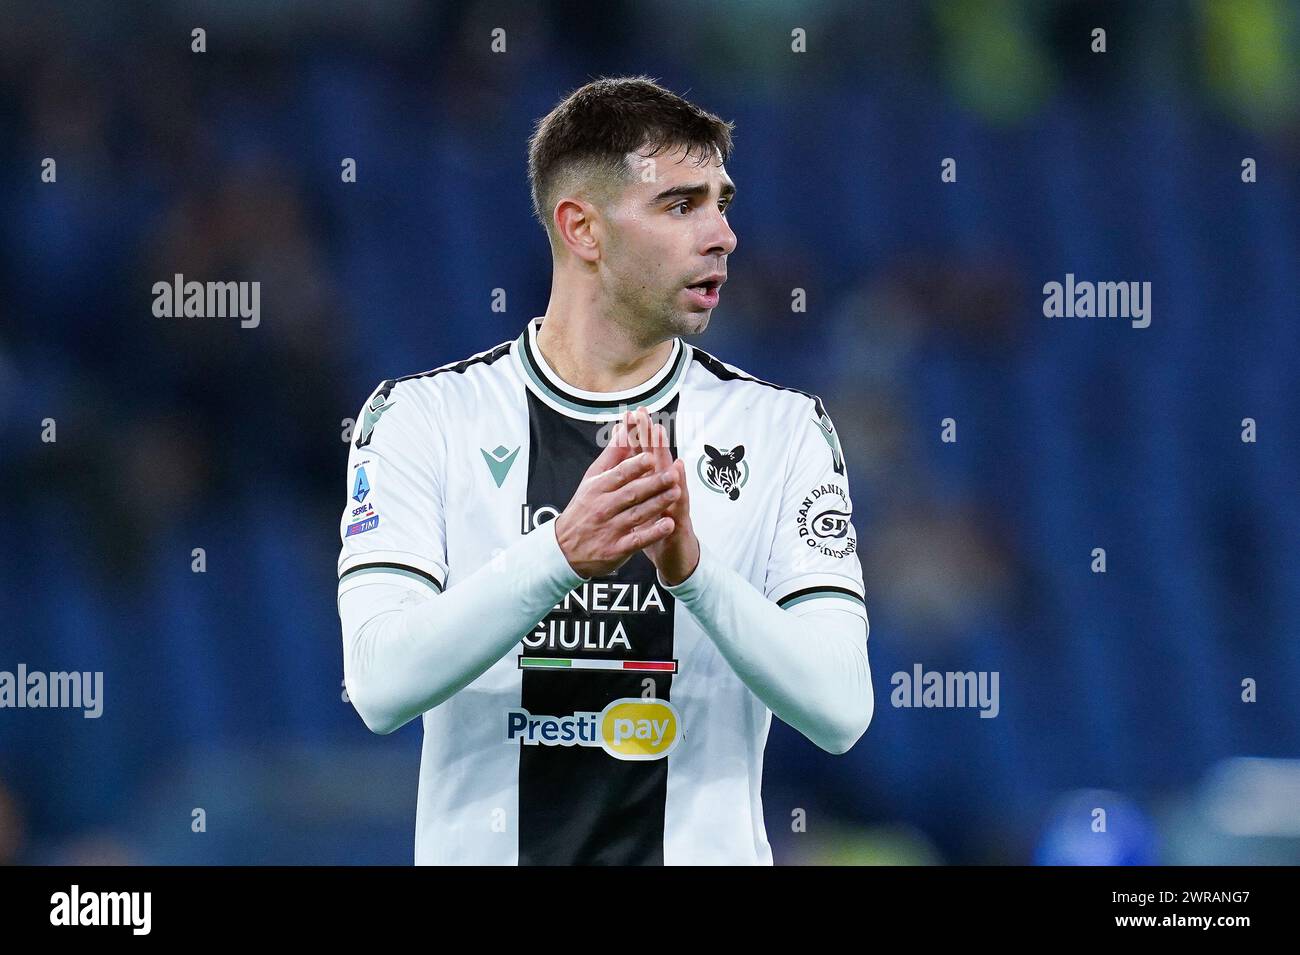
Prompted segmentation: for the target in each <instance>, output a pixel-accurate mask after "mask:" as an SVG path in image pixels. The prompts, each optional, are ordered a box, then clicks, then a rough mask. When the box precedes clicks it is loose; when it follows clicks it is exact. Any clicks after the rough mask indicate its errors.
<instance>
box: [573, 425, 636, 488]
mask: <svg viewBox="0 0 1300 955" xmlns="http://www.w3.org/2000/svg"><path fill="white" fill-rule="evenodd" d="M632 453H633V452H632V448H631V447H630V446H629V445H628V441H627V428H626V427H625V426H624V422H623V421H615V422H614V427H612V428H610V429H609V443H608V444H607V445H605V447H603V448H601V450H600V454H598V455H596V460H594V461H592V462H591V467H589V468H587V473H586V475H584V477H590V476H591V475H593V474H602V473H604V472H605V471H608V470H609V469H610V468H612V467H614V466H615V465H617V464H618V463H619V462H621V461H623V460H625V459H626V458H629V457H631V456H632Z"/></svg>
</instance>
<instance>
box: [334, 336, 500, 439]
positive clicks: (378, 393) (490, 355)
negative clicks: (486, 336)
mask: <svg viewBox="0 0 1300 955" xmlns="http://www.w3.org/2000/svg"><path fill="white" fill-rule="evenodd" d="M512 344H514V343H513V342H502V343H501V344H499V345H497V346H495V347H494V348H490V349H489V350H487V351H484V352H479V353H478V354H477V355H471V356H470V357H469V358H466V359H465V360H463V361H458V362H453V363H452V364H449V365H440V366H439V367H437V368H431V369H430V370H428V371H421V372H417V373H416V374H414V375H403V376H402V377H401V378H386V379H384V380H383V381H381V382H380V383H379V386H378V387H377V388H376V389H375V391H374V393H373V394H372V395H371V396H370V399H369V400H370V401H374V400H375V399H376V398H384V399H387V398H388V396H389V395H390V394H392V392H393V389H394V388H396V387H397V385H398V383H399V382H403V381H414V380H415V379H417V378H432V377H434V376H435V375H441V374H442V373H443V372H445V371H454V372H457V373H463V372H464V371H465V369H466V368H469V367H470V366H472V365H490V364H492V363H493V362H494V361H496V360H497V359H499V358H500V357H501V356H502V355H508V354H510V346H511V345H512ZM368 404H369V402H367V405H368ZM380 404H383V402H380ZM380 413H381V414H382V411H381V412H380ZM376 423H377V422H376ZM370 437H371V436H370V435H369V434H366V433H364V431H359V432H358V434H357V449H358V450H360V449H361V448H364V447H365V446H366V445H367V444H369V443H370Z"/></svg>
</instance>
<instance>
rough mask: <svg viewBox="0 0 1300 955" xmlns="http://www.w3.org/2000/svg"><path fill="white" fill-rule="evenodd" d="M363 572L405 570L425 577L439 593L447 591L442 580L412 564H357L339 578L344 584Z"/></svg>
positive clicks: (385, 562) (384, 562)
mask: <svg viewBox="0 0 1300 955" xmlns="http://www.w3.org/2000/svg"><path fill="white" fill-rule="evenodd" d="M363 570H404V571H406V572H407V573H411V574H415V575H417V576H419V577H423V578H424V579H425V580H427V581H428V582H429V583H431V584H433V585H434V586H435V587H437V588H438V592H439V593H442V592H443V591H444V590H445V589H446V588H445V587H443V585H442V581H441V580H439V579H438V578H437V577H435V576H433V574H430V573H427V572H425V571H423V570H421V569H420V568H419V567H412V566H411V565H410V564H395V563H390V562H387V561H376V562H374V563H370V564H357V566H355V567H349V568H348V569H347V570H345V571H344V572H343V575H342V576H341V577H339V583H342V582H343V581H344V580H346V579H347V578H348V577H349V576H350V575H352V574H356V573H360V572H361V571H363Z"/></svg>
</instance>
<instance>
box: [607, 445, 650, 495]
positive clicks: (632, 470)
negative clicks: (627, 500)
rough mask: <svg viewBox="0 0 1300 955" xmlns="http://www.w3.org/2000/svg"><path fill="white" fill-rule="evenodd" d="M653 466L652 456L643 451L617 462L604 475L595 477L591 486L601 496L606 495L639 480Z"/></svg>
mask: <svg viewBox="0 0 1300 955" xmlns="http://www.w3.org/2000/svg"><path fill="white" fill-rule="evenodd" d="M654 466H655V459H654V455H652V454H649V453H648V452H645V451H638V452H637V453H636V454H634V455H632V457H630V458H627V459H626V460H624V461H621V462H619V463H618V464H616V465H615V466H614V467H612V468H610V469H608V470H607V471H605V472H604V473H602V474H598V475H596V477H595V479H594V485H593V486H594V487H595V488H596V490H597V491H600V492H601V493H602V494H608V493H609V492H610V491H614V490H617V489H618V488H620V487H622V486H623V485H624V484H626V483H627V482H628V481H632V480H635V479H636V478H639V477H640V476H641V475H643V474H645V473H646V472H647V471H652V470H654Z"/></svg>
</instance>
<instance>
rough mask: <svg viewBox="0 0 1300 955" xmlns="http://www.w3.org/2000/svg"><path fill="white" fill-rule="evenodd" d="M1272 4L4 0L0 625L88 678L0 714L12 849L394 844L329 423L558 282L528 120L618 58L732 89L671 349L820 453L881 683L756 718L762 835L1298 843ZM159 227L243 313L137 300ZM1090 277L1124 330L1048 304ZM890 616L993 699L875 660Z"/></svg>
mask: <svg viewBox="0 0 1300 955" xmlns="http://www.w3.org/2000/svg"><path fill="white" fill-rule="evenodd" d="M195 27H203V28H204V29H205V30H206V31H207V52H206V53H202V54H198V53H192V52H190V42H191V39H190V31H191V29H193V28H195ZM498 27H500V28H503V29H504V30H506V38H507V51H506V52H505V53H499V54H494V53H492V52H491V51H490V45H489V44H490V40H491V35H490V34H491V31H492V30H493V29H494V28H498ZM796 27H801V28H803V29H805V30H806V31H807V36H808V50H807V52H806V53H803V54H794V53H792V52H791V50H790V43H791V30H792V29H794V28H796ZM1094 27H1103V28H1104V29H1106V31H1107V52H1106V53H1104V54H1096V53H1093V52H1091V51H1090V32H1091V30H1092V29H1093V28H1094ZM1298 50H1300V5H1297V4H1295V3H1287V2H1280V0H1241V2H1188V3H1164V2H1161V3H1149V4H1148V3H1142V4H1139V3H1132V4H1119V3H1105V2H1089V3H1082V2H1079V3H1067V2H1039V3H1032V2H1012V0H1002V2H987V3H980V2H967V0H959V2H946V3H945V2H937V3H892V2H863V0H857V2H819V3H807V4H800V3H776V2H762V0H750V2H745V3H715V4H708V5H700V4H696V3H688V2H674V0H661V2H656V3H633V2H617V0H615V2H605V3H599V4H595V3H593V4H578V3H573V4H562V5H555V6H554V7H553V8H550V9H546V8H543V7H542V5H538V4H534V3H531V2H517V3H495V2H494V3H478V4H474V3H465V4H439V3H422V2H414V0H410V2H383V3H373V4H352V3H341V2H332V0H327V2H321V0H314V2H311V3H307V2H302V0H292V2H283V3H276V4H261V3H254V2H230V0H222V2H216V0H212V2H196V3H156V4H131V3H122V4H116V3H114V4H109V3H86V4H62V5H60V4H48V3H44V2H34V0H7V2H6V3H5V4H4V9H3V12H2V13H0V169H3V175H2V176H0V208H2V209H3V219H2V222H0V226H2V231H0V408H2V409H3V415H2V416H0V429H2V432H0V433H2V435H3V444H2V445H0V481H2V483H3V486H4V487H5V488H6V489H7V491H6V493H7V495H8V498H7V500H8V501H9V504H8V511H7V513H8V514H9V515H10V521H9V527H10V530H11V534H10V535H9V538H8V541H7V543H6V546H4V547H3V548H2V549H0V568H3V582H4V586H3V587H0V620H3V623H0V634H2V637H0V669H8V670H13V669H14V668H15V667H16V665H17V664H18V663H20V662H21V663H25V664H27V666H28V667H29V668H31V669H41V670H45V671H55V670H102V671H104V673H105V677H104V682H105V698H106V699H105V709H104V714H103V716H102V717H101V718H100V719H98V720H87V719H83V718H82V716H81V714H80V713H79V712H76V711H56V710H44V711H39V710H21V711H20V710H12V709H6V710H3V711H0V860H3V861H10V862H13V861H17V862H36V863H46V862H89V861H98V862H115V861H116V862H141V863H151V862H159V863H398V864H405V863H409V861H410V859H411V855H412V840H413V820H414V805H415V789H416V781H417V765H418V759H419V744H420V732H421V730H420V728H419V723H418V722H416V723H412V724H410V725H408V726H407V727H406V728H404V729H403V730H401V731H400V732H398V733H396V734H394V735H393V736H390V737H384V738H381V737H374V736H372V735H370V734H369V733H368V732H367V731H366V729H365V727H364V726H363V725H362V723H361V720H360V719H359V718H358V717H357V715H356V714H355V712H354V711H353V710H352V708H351V706H350V705H349V704H348V703H346V702H344V700H343V698H342V687H341V680H342V672H341V669H342V661H341V644H340V634H339V624H338V618H337V613H336V610H335V574H334V565H335V559H336V557H337V552H338V543H339V542H338V516H339V513H340V509H341V507H342V505H343V501H344V496H345V495H344V493H343V492H344V490H345V489H344V487H343V484H344V480H345V476H344V465H345V459H346V447H345V445H344V443H343V440H342V439H341V433H342V430H343V425H342V421H343V419H345V418H350V417H352V416H353V415H355V414H356V411H357V409H358V407H359V406H360V404H361V402H362V401H363V400H364V398H365V397H366V395H367V394H368V393H369V390H370V389H371V388H372V387H373V386H374V384H375V383H376V382H378V381H379V380H381V379H382V378H386V377H390V376H394V375H400V374H407V373H411V372H415V371H419V370H422V369H425V368H429V367H433V366H435V365H439V364H443V363H445V362H448V361H452V360H455V359H459V358H462V357H465V356H466V355H468V354H470V353H472V352H474V351H478V350H481V349H483V348H487V347H490V346H491V345H494V344H496V343H497V342H500V341H503V340H505V339H508V338H512V337H514V336H515V335H516V334H517V333H518V331H519V329H520V328H521V327H522V325H523V323H524V322H525V321H526V320H527V319H528V318H529V317H531V316H533V315H537V314H541V313H542V311H543V310H544V309H545V306H546V298H547V292H548V288H549V275H550V261H549V256H548V253H547V248H546V244H545V241H544V238H543V235H542V232H541V230H540V229H539V228H538V226H537V225H536V224H535V223H534V222H533V221H532V220H531V219H530V217H529V203H528V192H527V183H526V178H525V141H526V139H527V137H528V135H529V133H530V131H531V126H532V123H533V121H534V120H535V119H536V118H537V117H539V116H541V115H542V114H544V113H545V112H546V111H547V110H548V109H549V108H550V107H551V106H552V105H553V104H554V102H555V101H556V100H557V99H558V98H559V97H560V96H562V95H563V94H564V93H566V92H567V91H568V90H570V89H572V88H573V87H575V86H577V85H580V84H581V83H583V82H585V81H586V80H588V79H590V78H593V77H595V76H599V75H617V74H627V73H647V74H649V75H652V76H655V77H657V78H659V79H660V80H661V81H662V82H663V83H664V84H665V85H667V86H669V87H670V88H672V89H674V90H675V91H677V92H680V93H684V94H685V95H688V96H689V97H691V98H692V99H695V100H696V101H698V102H699V103H700V104H701V105H703V106H705V107H706V108H708V109H711V110H713V111H715V112H717V113H719V114H720V115H722V116H724V117H726V118H729V119H733V120H735V121H736V123H737V129H736V143H737V151H736V154H735V157H734V159H733V161H732V162H731V163H730V164H729V166H728V171H729V172H730V174H731V175H732V177H733V178H734V179H735V180H736V182H737V184H738V186H739V189H740V195H739V204H738V205H737V206H736V208H735V210H734V212H733V214H732V215H731V217H730V220H731V222H732V225H733V226H734V227H735V229H736V231H737V233H738V236H739V246H738V249H737V252H736V254H735V255H734V256H733V258H732V262H731V276H732V277H731V281H730V283H729V284H728V287H727V294H726V296H724V302H723V304H722V306H721V308H720V309H719V310H718V311H717V312H716V313H715V315H714V318H713V322H712V323H711V325H710V328H709V330H708V332H707V333H706V335H705V336H704V337H703V338H702V339H699V340H698V341H699V344H700V345H701V346H702V347H704V348H705V349H707V350H709V351H711V352H713V353H715V354H718V355H720V356H721V357H722V358H724V359H725V360H727V361H729V362H731V363H733V364H737V365H739V366H740V367H742V368H744V369H746V370H747V371H749V372H750V373H752V374H755V375H758V376H760V377H763V378H766V379H769V380H775V381H779V382H781V383H783V384H787V385H791V386H794V387H798V388H802V389H804V390H808V391H815V392H817V393H819V394H820V395H821V396H822V397H823V398H824V399H825V401H826V402H827V405H828V407H829V409H830V411H831V414H832V416H833V417H834V419H835V421H836V424H837V426H838V427H839V429H840V431H841V432H842V434H843V435H844V443H845V450H846V454H847V457H848V460H849V474H850V479H851V481H852V488H853V496H854V500H855V504H856V506H855V517H856V526H857V529H858V534H859V540H860V546H861V556H862V560H863V565H864V571H865V576H866V581H867V593H868V611H869V613H870V615H871V622H872V627H871V642H870V647H871V661H872V664H873V666H872V671H873V675H874V678H875V682H876V701H877V707H876V716H875V720H874V722H873V724H872V726H871V728H870V730H869V731H868V733H867V735H866V736H865V737H864V738H863V739H862V740H861V741H860V742H859V743H858V745H857V747H856V748H855V749H854V750H853V751H852V752H851V753H849V754H848V755H846V756H844V757H833V756H830V755H828V754H826V753H823V752H821V751H819V750H817V749H816V748H815V747H814V746H812V745H811V744H810V743H808V742H807V741H805V740H804V739H803V738H802V737H799V736H798V735H797V734H795V733H794V732H793V731H791V730H789V729H788V728H786V727H784V726H781V725H779V724H775V723H774V725H773V732H772V737H771V740H770V742H769V745H768V751H767V754H768V755H767V761H766V776H765V787H764V798H765V805H766V811H767V816H768V831H769V836H770V838H771V840H772V842H773V846H774V850H775V852H776V855H777V860H778V861H779V862H786V863H813V862H918V863H1031V862H1103V863H1105V862H1115V863H1125V862H1167V863H1273V862H1289V863H1295V862H1300V768H1298V767H1300V762H1297V761H1296V760H1297V757H1300V580H1298V577H1300V505H1298V503H1297V497H1296V486H1297V479H1296V474H1297V470H1298V469H1297V465H1298V464H1300V455H1298V453H1297V447H1298V445H1297V438H1300V430H1298V427H1297V420H1298V419H1297V415H1296V413H1295V400H1296V394H1297V390H1298V388H1297V386H1298V385H1300V376H1298V375H1297V368H1298V367H1300V364H1298V362H1297V358H1298V355H1297V351H1298V345H1300V335H1297V332H1296V320H1297V318H1298V317H1300V315H1298V309H1297V304H1296V303H1297V296H1296V279H1297V275H1298V274H1300V268H1298V266H1300V196H1298V195H1297V187H1298V185H1300V175H1297V173H1298V172H1300V110H1298V107H1300V93H1298V90H1297V84H1298V82H1300V79H1298V78H1300V69H1298V55H1300V54H1298ZM44 157H53V158H55V159H56V160H57V163H58V167H57V168H58V179H57V183H55V184H49V183H43V182H41V180H40V168H41V160H42V159H43V158H44ZM344 157H352V158H355V159H356V160H357V165H358V181H357V182H356V183H355V184H345V183H342V182H341V181H340V163H341V161H342V159H343V158H344ZM944 157H954V158H956V159H957V162H958V181H957V183H955V184H944V183H941V182H940V176H939V173H940V162H941V160H942V159H943V158H944ZM1245 157H1252V158H1254V159H1255V160H1256V161H1257V163H1258V168H1259V174H1258V182H1256V183H1253V184H1246V183H1243V182H1242V179H1241V161H1242V159H1243V158H1245ZM177 272H181V273H184V274H185V275H186V277H187V278H200V279H221V280H257V281H260V282H261V283H262V290H263V291H262V321H261V325H260V326H259V327H258V328H256V329H242V328H240V327H239V324H238V322H237V321H231V320H227V321H212V320H190V321H184V320H168V319H158V318H155V317H153V315H152V313H151V303H152V293H151V286H152V284H153V283H154V282H156V281H160V280H163V281H165V280H169V279H170V277H171V276H172V275H173V274H174V273H177ZM1067 272H1073V273H1075V274H1076V275H1077V276H1078V277H1079V278H1081V279H1092V280H1115V281H1121V280H1135V281H1138V280H1146V281H1151V282H1152V283H1153V286H1154V292H1153V300H1154V311H1153V319H1152V323H1151V326H1150V327H1149V328H1147V329H1142V330H1139V329H1133V328H1130V327H1129V323H1128V322H1127V321H1118V320H1117V321H1101V320H1091V321H1089V320H1068V319H1048V318H1044V317H1043V315H1042V311H1041V308H1042V285H1043V283H1045V282H1048V281H1063V279H1064V275H1065V274H1066V273H1067ZM795 287H799V288H803V289H805V290H806V292H807V301H808V311H807V312H806V313H804V314H799V313H792V312H791V310H790V296H791V290H792V289H793V288H795ZM495 288H502V289H505V290H506V291H507V294H508V310H507V311H506V312H505V313H497V312H493V311H492V310H491V308H490V302H491V292H492V290H493V289H495ZM1288 409H1290V410H1288ZM948 416H951V417H953V418H955V419H956V420H957V422H958V441H957V443H956V444H942V443H940V441H939V422H940V420H941V419H942V418H944V417H948ZM1245 417H1252V418H1255V419H1256V420H1257V422H1258V428H1259V440H1258V442H1257V443H1254V444H1247V443H1243V442H1242V441H1241V438H1240V431H1241V421H1242V419H1243V418H1245ZM45 418H53V419H55V421H56V422H57V442H56V443H53V444H48V443H43V442H42V441H41V440H40V432H41V421H42V420H43V419H45ZM195 547H203V548H204V549H205V550H206V555H207V572H206V573H205V574H195V573H192V572H191V567H190V565H191V556H190V555H191V551H192V549H193V548H195ZM1094 547H1105V548H1106V551H1107V560H1108V572H1107V573H1106V574H1104V575H1102V574H1093V573H1092V572H1091V571H1090V561H1091V551H1092V549H1093V548H1094ZM916 663H920V664H922V665H923V666H924V667H925V668H926V669H935V670H989V671H997V672H998V673H999V674H1000V696H1001V699H1000V713H999V715H998V717H997V718H996V719H980V718H978V714H977V712H976V711H974V710H969V709H967V710H939V709H935V710H916V709H898V708H894V707H892V706H891V705H890V692H891V689H892V687H891V683H890V677H891V674H893V673H894V672H896V671H908V672H910V671H911V669H912V667H913V665H914V664H916ZM1246 678H1253V679H1255V680H1256V681H1257V682H1258V701H1257V702H1255V703H1244V702H1242V699H1241V693H1242V688H1241V681H1242V680H1243V679H1246ZM195 807H202V808H203V809H204V810H205V811H206V814H207V831H206V832H205V833H202V834H194V833H192V832H191V826H190V822H191V811H192V809H193V808H195ZM1094 807H1105V808H1107V812H1108V819H1109V825H1108V831H1107V833H1106V834H1104V835H1101V834H1093V833H1091V831H1090V827H1089V823H1090V821H1091V816H1090V813H1091V810H1092V808H1094ZM799 809H802V810H804V811H805V812H806V818H807V831H806V832H793V831H792V824H791V821H792V818H793V814H794V813H796V811H797V810H799Z"/></svg>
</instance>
